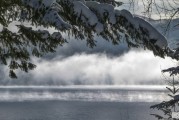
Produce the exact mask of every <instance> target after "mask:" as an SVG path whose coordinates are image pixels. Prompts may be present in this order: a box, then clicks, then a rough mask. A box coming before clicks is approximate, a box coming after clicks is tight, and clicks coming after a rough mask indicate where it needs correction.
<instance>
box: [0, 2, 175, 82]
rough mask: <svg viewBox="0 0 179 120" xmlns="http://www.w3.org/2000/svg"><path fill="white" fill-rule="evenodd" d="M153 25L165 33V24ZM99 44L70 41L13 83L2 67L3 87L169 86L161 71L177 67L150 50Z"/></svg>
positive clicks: (172, 34) (171, 37) (99, 41)
mask: <svg viewBox="0 0 179 120" xmlns="http://www.w3.org/2000/svg"><path fill="white" fill-rule="evenodd" d="M140 5H141V4H139V7H140ZM124 7H125V8H126V7H128V6H127V4H125V5H124ZM136 12H137V13H140V11H136ZM137 13H135V14H137ZM152 24H153V25H155V26H156V28H157V29H158V30H160V31H161V32H163V31H162V30H163V29H161V28H162V27H161V26H160V25H163V23H162V22H160V25H159V23H156V22H155V21H152ZM12 29H13V28H12ZM177 32H178V29H172V31H171V32H170V33H168V34H167V36H166V37H167V38H168V40H169V43H171V44H172V43H173V41H176V39H177V38H178V36H177ZM96 41H97V46H96V47H94V48H89V47H87V46H86V41H85V40H75V39H73V38H70V39H69V40H68V43H66V44H64V46H62V47H61V46H60V47H59V48H58V49H57V52H56V53H52V54H47V55H45V56H44V57H43V58H32V61H33V62H34V63H35V64H36V65H37V68H36V69H35V70H33V71H30V72H29V73H24V72H22V71H17V75H18V79H10V78H9V77H8V68H7V67H6V66H0V68H1V69H0V85H160V84H165V80H164V77H163V74H162V73H161V70H162V69H166V68H168V67H172V66H175V65H176V64H177V62H176V61H174V60H172V59H171V58H165V59H163V58H159V57H156V56H154V55H153V53H152V52H151V51H148V50H143V49H129V48H128V47H127V46H126V45H125V43H121V44H119V45H113V44H112V43H110V42H108V41H105V40H103V39H102V38H100V37H96ZM171 41H172V42H171Z"/></svg>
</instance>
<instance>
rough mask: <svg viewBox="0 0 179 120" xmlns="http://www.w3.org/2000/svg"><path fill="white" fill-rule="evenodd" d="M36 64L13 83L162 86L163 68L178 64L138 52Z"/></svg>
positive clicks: (87, 55)
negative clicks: (35, 66) (32, 69)
mask: <svg viewBox="0 0 179 120" xmlns="http://www.w3.org/2000/svg"><path fill="white" fill-rule="evenodd" d="M34 62H35V63H36V64H37V66H38V67H37V68H36V69H35V70H34V71H31V72H30V73H29V74H28V75H25V76H24V77H23V76H20V78H21V80H14V81H11V83H9V84H22V85H24V84H28V85H101V84H115V85H124V84H162V83H164V81H163V80H162V75H161V69H164V68H168V67H171V66H174V65H176V62H175V61H173V60H171V59H170V58H166V59H162V58H159V57H155V56H154V55H153V53H152V52H149V51H135V50H133V51H129V52H128V53H126V54H123V55H121V56H118V57H107V55H106V54H76V55H73V56H70V57H67V58H61V57H58V58H55V59H53V60H49V61H48V60H42V59H34ZM27 78H29V80H28V79H27ZM25 79H26V80H25Z"/></svg>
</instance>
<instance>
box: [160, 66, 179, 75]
mask: <svg viewBox="0 0 179 120" xmlns="http://www.w3.org/2000/svg"><path fill="white" fill-rule="evenodd" d="M162 72H169V73H170V76H172V75H178V74H179V66H177V67H171V68H168V69H165V70H162Z"/></svg>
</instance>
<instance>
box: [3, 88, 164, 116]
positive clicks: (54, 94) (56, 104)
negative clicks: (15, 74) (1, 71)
mask: <svg viewBox="0 0 179 120" xmlns="http://www.w3.org/2000/svg"><path fill="white" fill-rule="evenodd" d="M165 94H166V91H165V90H164V89H163V87H159V86H156V87H147V86H143V87H140V86H130V87H125V86H115V87H114V86H113V87H110V86H102V87H101V86H85V87H84V86H83V87H80V86H71V87H44V86H41V87H39V86H38V87H35V86H31V87H25V86H24V87H18V86H16V87H14V86H9V87H0V96H1V97H0V120H155V119H154V117H153V116H151V115H150V114H151V113H157V112H158V111H155V110H152V109H150V106H151V105H153V104H156V103H158V102H160V101H162V100H164V99H166V95H165Z"/></svg>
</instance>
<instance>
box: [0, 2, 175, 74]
mask: <svg viewBox="0 0 179 120" xmlns="http://www.w3.org/2000/svg"><path fill="white" fill-rule="evenodd" d="M121 4H122V2H116V1H115V0H6V1H0V14H1V16H0V26H2V30H1V31H0V39H1V41H0V61H1V63H2V64H5V65H8V66H9V68H10V76H11V77H16V75H15V73H14V70H16V69H21V70H23V71H25V72H28V71H29V70H31V69H34V68H35V65H34V64H32V63H31V62H30V58H31V56H37V57H40V56H42V55H44V54H46V53H49V52H55V49H56V48H57V46H59V45H63V44H64V43H65V42H67V40H66V39H65V38H64V37H63V36H62V33H66V34H68V35H69V36H70V37H75V38H76V39H85V40H86V41H87V45H88V46H89V47H94V46H95V45H96V42H97V40H95V36H101V37H102V38H104V40H107V41H111V42H112V43H113V44H120V42H122V41H123V40H125V42H126V43H127V44H128V46H129V47H143V48H147V49H149V50H152V51H153V52H154V54H155V55H157V56H160V57H165V56H167V55H168V56H172V57H173V58H176V56H175V55H174V51H172V50H170V49H169V48H168V44H167V40H166V38H165V37H164V36H163V35H162V34H160V33H159V32H158V31H157V30H156V29H155V28H154V27H153V26H152V25H151V24H150V23H148V22H147V21H145V20H143V19H142V18H140V17H136V16H133V15H132V14H131V13H130V12H129V11H127V10H118V9H117V8H116V7H115V6H120V5H121ZM13 21H16V25H15V26H14V27H15V29H17V31H16V32H14V31H12V30H10V29H9V28H8V26H9V24H11V23H12V22H13ZM27 23H28V25H27ZM29 25H30V26H29ZM39 26H42V27H44V28H49V27H53V28H55V29H56V32H54V33H50V32H49V31H48V29H47V30H40V29H38V27H39ZM169 51H170V52H169ZM169 53H170V54H169ZM8 60H10V62H9V63H8V62H7V61H8Z"/></svg>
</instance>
